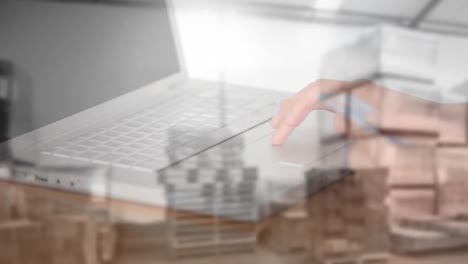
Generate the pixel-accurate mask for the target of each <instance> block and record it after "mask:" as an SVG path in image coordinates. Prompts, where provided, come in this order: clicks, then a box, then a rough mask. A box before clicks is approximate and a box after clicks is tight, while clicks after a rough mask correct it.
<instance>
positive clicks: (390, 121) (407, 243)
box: [379, 96, 468, 254]
mask: <svg viewBox="0 0 468 264" xmlns="http://www.w3.org/2000/svg"><path fill="white" fill-rule="evenodd" d="M402 98H403V99H402ZM397 100H399V101H397ZM403 101H404V102H403ZM384 102H385V103H384V104H388V105H383V106H382V110H384V109H390V107H392V106H393V109H395V108H397V109H400V111H401V112H398V111H396V112H395V111H392V114H387V113H386V112H383V114H382V120H381V126H382V127H383V128H384V129H388V130H390V131H392V134H391V135H383V138H384V139H385V141H386V142H385V143H382V144H381V145H380V149H381V150H382V151H381V156H380V157H379V158H380V160H379V161H380V163H381V164H382V165H383V166H386V167H388V168H389V180H388V184H389V188H390V192H389V196H388V199H387V202H388V204H389V207H390V220H391V224H392V225H391V238H392V250H393V251H394V252H395V253H404V254H414V253H426V252H437V251H444V250H451V249H457V248H468V244H467V241H468V237H467V236H466V231H467V230H468V223H466V222H463V221H459V220H457V217H458V216H461V215H462V214H463V212H466V210H467V205H468V204H467V203H466V202H465V201H466V198H465V197H466V196H467V192H466V191H467V190H468V189H467V188H466V186H467V184H466V179H467V178H466V176H467V174H466V171H464V169H463V167H464V166H465V164H466V161H467V158H468V155H466V154H464V153H463V152H464V150H466V123H467V120H466V117H467V115H466V104H458V105H454V104H438V103H432V102H430V101H425V100H421V99H418V98H413V97H410V96H407V97H401V96H399V98H398V99H397V98H395V100H394V101H393V102H392V98H389V97H386V100H385V101H384ZM398 115H401V116H404V119H403V121H405V122H402V118H398ZM397 121H398V122H397Z"/></svg>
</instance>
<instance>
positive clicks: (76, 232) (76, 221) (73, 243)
mask: <svg viewBox="0 0 468 264" xmlns="http://www.w3.org/2000/svg"><path fill="white" fill-rule="evenodd" d="M44 232H45V239H46V241H48V246H49V249H48V250H49V256H50V259H49V263H50V264H96V263H99V258H98V255H97V252H98V250H97V225H96V222H95V221H94V219H93V218H91V217H88V216H83V215H63V216H52V217H50V218H49V219H47V220H45V230H44Z"/></svg>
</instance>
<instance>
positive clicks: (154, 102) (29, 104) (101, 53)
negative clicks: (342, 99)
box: [0, 0, 323, 206]
mask: <svg viewBox="0 0 468 264" xmlns="http://www.w3.org/2000/svg"><path fill="white" fill-rule="evenodd" d="M0 10H3V11H4V12H2V18H1V21H2V22H1V23H0V42H1V43H6V45H5V48H2V50H0V59H1V60H2V61H3V62H4V63H6V64H9V65H12V67H11V68H12V69H13V70H12V71H11V74H10V76H6V77H4V78H6V79H8V80H9V83H10V84H11V85H9V86H8V89H11V91H10V92H9V93H8V94H10V95H11V98H9V100H10V101H11V103H10V110H9V111H10V117H9V118H10V122H9V123H8V125H9V128H8V140H7V141H6V142H4V143H3V146H7V148H8V149H9V153H10V157H11V159H12V161H13V163H14V164H15V166H14V168H15V172H14V174H13V175H12V176H10V177H8V180H13V181H17V182H22V183H27V184H33V185H40V186H45V187H48V188H56V189H62V190H66V191H75V192H80V193H92V194H94V195H106V196H109V197H111V198H115V199H121V200H125V201H131V202H136V203H143V204H149V205H157V206H161V205H164V203H165V202H164V201H165V198H164V191H163V188H161V185H160V184H159V183H158V177H157V176H158V173H159V172H160V171H161V170H165V169H167V168H169V167H171V166H173V165H174V164H177V163H180V162H182V161H183V160H186V159H189V158H191V157H193V156H197V155H200V153H203V152H205V151H207V150H208V149H210V148H213V147H214V146H216V145H219V144H223V143H224V142H228V141H229V140H232V139H234V138H236V137H243V138H245V140H246V143H245V144H246V145H247V147H246V148H245V153H244V154H243V157H244V158H245V159H246V161H247V163H249V164H250V165H251V166H255V167H256V168H258V171H259V175H260V179H264V180H265V181H268V182H276V183H279V184H280V185H281V184H282V183H285V184H286V185H285V186H286V187H285V188H286V189H287V188H289V187H287V186H296V187H297V186H300V185H301V184H302V183H303V177H304V170H305V169H306V168H307V166H311V164H313V161H314V160H318V159H319V158H320V156H321V155H322V154H323V153H320V152H319V151H317V147H318V145H317V144H318V137H317V136H316V135H317V133H318V130H317V129H316V128H317V125H316V124H317V118H316V117H314V115H311V117H310V118H308V120H306V121H305V122H304V125H302V126H301V127H300V128H299V129H297V130H296V131H295V132H294V133H293V134H292V135H291V137H290V140H289V141H288V143H286V144H285V145H284V146H272V145H271V141H270V138H271V134H272V132H273V131H272V129H271V128H270V126H269V124H268V123H269V119H270V118H271V116H272V115H273V113H274V111H275V108H276V104H277V102H278V101H279V100H280V99H282V98H284V97H286V96H288V94H285V93H279V92H275V91H269V90H265V89H255V88H251V87H243V86H236V85H230V84H226V83H215V82H210V81H201V80H191V79H189V78H188V77H187V70H186V65H185V63H184V60H183V55H182V52H181V47H180V40H179V37H178V34H177V30H176V29H177V28H176V25H175V18H174V8H173V7H172V6H171V2H170V1H164V0H158V1H151V2H141V3H140V2H139V1H128V2H127V1H118V2H116V1H109V2H107V1H99V2H89V1H47V0H43V1H6V2H2V3H0ZM314 133H315V134H314ZM314 135H315V136H314ZM202 137H203V138H207V137H209V138H210V140H200V138H202ZM168 142H177V144H170V145H169V143H168ZM182 148H183V149H184V150H187V149H188V150H189V151H178V150H179V149H182ZM173 152H178V153H182V154H181V155H177V157H176V158H173V157H171V156H170V155H168V153H173ZM80 168H82V169H83V171H84V172H83V173H80ZM89 168H102V169H103V170H105V171H106V173H90V172H89ZM4 177H5V176H4ZM268 199H269V198H265V199H264V200H268Z"/></svg>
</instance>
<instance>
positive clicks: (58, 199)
mask: <svg viewBox="0 0 468 264" xmlns="http://www.w3.org/2000/svg"><path fill="white" fill-rule="evenodd" d="M3 185H4V184H3V183H2V189H3ZM0 193H1V194H8V199H5V200H4V199H2V202H3V201H7V202H8V201H9V202H10V204H13V203H12V201H13V202H14V206H10V208H11V209H10V210H9V211H10V212H13V213H10V214H12V215H10V219H9V220H7V221H3V222H1V223H0V244H2V245H8V246H4V247H3V246H2V249H6V250H5V251H4V250H2V251H0V263H7V264H10V263H11V264H29V263H31V264H32V263H34V264H37V263H39V264H41V263H44V264H54V263H57V264H58V263H60V264H74V263H80V264H98V263H108V262H110V261H112V260H113V258H114V253H115V252H114V245H115V240H116V233H115V230H114V228H113V224H112V223H111V222H110V220H109V218H108V217H107V216H106V215H107V214H106V209H107V207H106V205H105V204H103V201H102V200H100V201H95V199H94V197H87V196H84V195H77V194H71V193H64V192H57V191H54V190H50V189H47V188H42V187H37V186H27V185H20V184H16V183H10V184H6V185H5V186H4V190H2V192H0ZM2 198H3V197H2Z"/></svg>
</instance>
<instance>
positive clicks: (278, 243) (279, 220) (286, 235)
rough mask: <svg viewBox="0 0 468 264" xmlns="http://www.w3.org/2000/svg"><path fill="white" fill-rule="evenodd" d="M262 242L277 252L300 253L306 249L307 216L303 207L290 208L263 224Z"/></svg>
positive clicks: (307, 242) (307, 243)
mask: <svg viewBox="0 0 468 264" xmlns="http://www.w3.org/2000/svg"><path fill="white" fill-rule="evenodd" d="M265 226H266V228H265V229H264V230H263V232H262V233H263V237H264V239H263V241H262V242H263V243H264V244H265V245H266V246H267V247H268V248H270V249H272V250H273V251H275V252H278V253H282V254H284V253H301V252H305V251H306V250H307V249H308V245H309V241H308V239H307V236H306V235H305V234H306V233H307V226H308V217H307V212H306V210H305V208H302V207H298V208H291V209H288V210H286V211H285V212H281V213H280V214H279V215H275V216H273V217H272V219H271V220H270V221H269V222H268V223H267V224H266V225H265Z"/></svg>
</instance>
